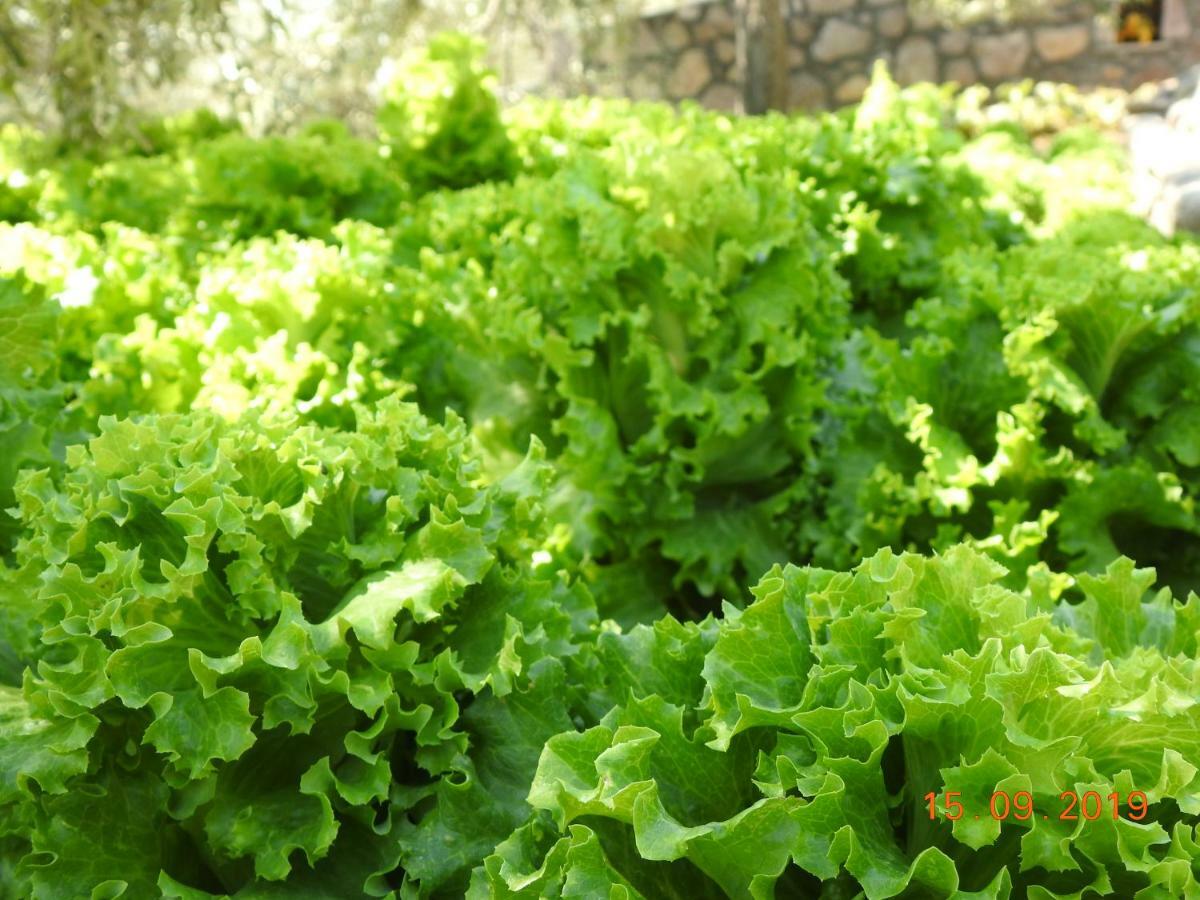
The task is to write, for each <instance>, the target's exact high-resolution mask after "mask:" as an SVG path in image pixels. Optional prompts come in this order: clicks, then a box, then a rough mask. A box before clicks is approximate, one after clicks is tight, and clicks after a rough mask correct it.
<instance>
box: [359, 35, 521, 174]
mask: <svg viewBox="0 0 1200 900" xmlns="http://www.w3.org/2000/svg"><path fill="white" fill-rule="evenodd" d="M483 53H484V46H483V44H482V43H481V42H480V41H478V40H476V39H474V38H471V37H468V36H467V35H463V34H453V33H450V34H441V35H438V36H437V37H435V38H434V39H433V40H432V41H431V42H430V44H429V46H428V47H427V48H424V49H421V50H417V51H414V52H412V53H410V54H409V55H408V56H407V57H406V58H405V59H404V60H403V61H402V63H401V65H400V68H399V71H398V72H397V73H396V75H395V78H394V79H393V81H392V82H391V84H390V85H389V86H388V87H387V89H386V90H385V91H384V95H383V103H382V104H381V105H380V107H379V113H378V116H377V120H378V124H379V136H380V139H381V141H382V142H383V146H384V147H385V148H386V149H387V151H388V153H389V155H390V157H391V158H392V159H393V160H394V161H395V162H396V163H397V164H398V165H399V166H400V167H401V169H402V170H403V171H404V173H405V175H406V177H407V178H408V179H409V181H410V182H411V183H412V184H413V185H414V186H415V187H416V188H417V189H418V190H430V189H432V188H440V187H446V188H465V187H470V186H471V185H473V184H479V183H480V182H482V181H493V180H503V179H507V178H511V177H512V175H513V174H514V172H515V169H516V158H515V156H514V154H513V148H512V143H511V141H510V140H509V137H508V134H507V133H506V131H505V128H504V124H503V122H501V120H500V106H499V103H498V102H497V100H496V95H495V94H494V93H493V90H492V89H493V85H494V79H493V77H492V75H491V73H490V72H489V71H488V70H487V69H486V68H485V67H484V64H483Z"/></svg>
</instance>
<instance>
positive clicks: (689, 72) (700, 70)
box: [667, 47, 711, 100]
mask: <svg viewBox="0 0 1200 900" xmlns="http://www.w3.org/2000/svg"><path fill="white" fill-rule="evenodd" d="M710 77H711V76H710V73H709V71H708V57H707V56H705V54H704V51H703V50H701V49H700V48H699V47H692V48H691V49H689V50H685V51H684V52H683V55H681V56H680V57H679V62H677V63H676V64H675V71H673V72H672V73H671V77H670V79H669V80H668V81H667V93H668V94H669V95H670V96H671V98H672V99H675V100H683V99H685V98H687V97H695V96H698V95H699V93H700V91H701V90H703V88H704V86H705V85H706V84H708V81H709V78H710Z"/></svg>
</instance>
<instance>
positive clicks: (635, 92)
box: [629, 62, 666, 100]
mask: <svg viewBox="0 0 1200 900" xmlns="http://www.w3.org/2000/svg"><path fill="white" fill-rule="evenodd" d="M665 77H666V73H665V72H664V71H663V67H662V65H661V64H659V63H657V62H647V63H642V64H640V65H639V66H638V70H637V73H636V74H634V75H633V77H631V78H630V79H629V96H630V97H632V98H633V99H634V100H662V99H663V79H664V78H665Z"/></svg>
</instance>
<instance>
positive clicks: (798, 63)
mask: <svg viewBox="0 0 1200 900" xmlns="http://www.w3.org/2000/svg"><path fill="white" fill-rule="evenodd" d="M787 61H788V68H789V69H799V68H800V67H802V66H803V65H804V64H805V63H806V62H808V54H806V53H805V52H804V48H803V47H801V46H800V45H798V44H788V48H787Z"/></svg>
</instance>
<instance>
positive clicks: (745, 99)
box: [736, 0, 788, 114]
mask: <svg viewBox="0 0 1200 900" xmlns="http://www.w3.org/2000/svg"><path fill="white" fill-rule="evenodd" d="M782 4H783V0H737V8H736V18H737V41H736V43H737V69H738V74H739V75H740V77H741V82H742V111H743V112H746V113H751V114H758V113H764V112H766V111H767V110H769V109H779V110H782V109H787V107H788V64H787V51H788V36H787V22H786V21H785V19H784V15H783V5H782Z"/></svg>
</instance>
